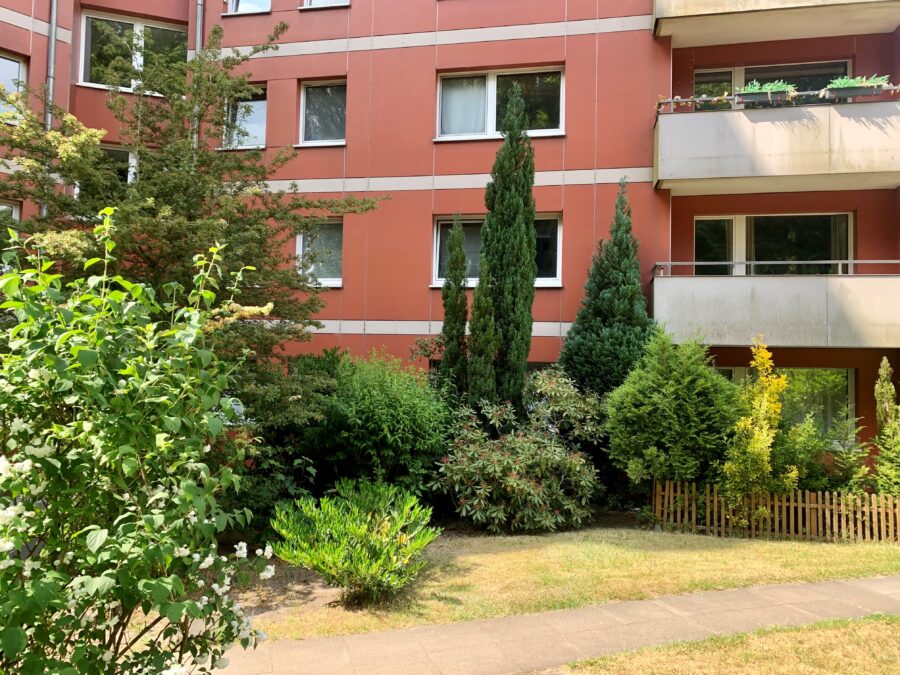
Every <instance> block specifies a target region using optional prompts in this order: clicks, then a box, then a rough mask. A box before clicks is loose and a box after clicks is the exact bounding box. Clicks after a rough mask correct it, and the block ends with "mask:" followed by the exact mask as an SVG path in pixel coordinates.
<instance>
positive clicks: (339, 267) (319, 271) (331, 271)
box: [304, 223, 344, 279]
mask: <svg viewBox="0 0 900 675" xmlns="http://www.w3.org/2000/svg"><path fill="white" fill-rule="evenodd" d="M307 243H308V245H307V246H306V248H305V249H304V253H308V254H312V256H313V257H314V262H313V263H312V264H311V265H310V266H309V270H310V272H311V273H312V274H314V275H315V276H316V278H318V279H340V278H341V277H342V275H343V258H344V225H343V223H322V224H320V225H317V226H316V231H315V233H314V234H313V235H312V236H310V237H309V238H308V242H307Z"/></svg>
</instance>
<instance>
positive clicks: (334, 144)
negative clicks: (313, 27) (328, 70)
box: [294, 8, 347, 148]
mask: <svg viewBox="0 0 900 675" xmlns="http://www.w3.org/2000/svg"><path fill="white" fill-rule="evenodd" d="M316 9H318V8H316ZM346 146H347V141H346V140H343V141H304V142H303V143H296V144H294V147H295V148H344V147H346Z"/></svg>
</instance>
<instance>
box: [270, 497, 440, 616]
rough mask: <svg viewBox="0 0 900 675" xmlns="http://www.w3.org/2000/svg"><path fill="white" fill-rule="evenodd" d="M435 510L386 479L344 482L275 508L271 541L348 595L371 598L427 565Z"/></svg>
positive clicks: (279, 551) (348, 597)
mask: <svg viewBox="0 0 900 675" xmlns="http://www.w3.org/2000/svg"><path fill="white" fill-rule="evenodd" d="M430 520H431V509H430V508H428V507H426V506H423V505H422V504H420V503H419V501H418V499H417V498H416V496H415V495H413V494H411V493H410V492H407V491H405V490H402V489H400V488H398V487H396V486H394V485H388V484H386V483H372V482H368V481H360V482H359V483H358V484H355V483H354V482H353V481H340V482H339V483H338V484H337V486H336V488H335V494H333V495H327V496H324V497H322V498H321V499H319V500H318V502H317V501H316V500H315V499H313V498H310V497H307V498H305V499H299V500H296V501H294V502H293V503H290V502H285V503H283V504H279V505H278V506H276V508H275V517H274V518H273V519H272V527H273V528H274V530H275V531H276V532H277V533H278V534H279V535H280V536H281V538H282V539H281V541H277V542H275V543H274V545H273V548H274V551H275V554H276V555H277V556H278V557H279V558H281V559H282V560H284V561H286V562H288V563H291V564H292V565H299V566H301V567H305V568H307V569H310V570H313V571H315V572H318V573H319V574H321V575H322V577H324V579H325V581H327V582H328V583H329V584H331V585H332V586H337V587H339V588H341V589H343V591H344V598H345V600H347V601H348V602H358V601H374V600H378V599H381V598H384V597H387V596H391V595H394V594H396V593H397V592H399V591H400V590H402V589H403V588H404V587H405V586H407V585H408V584H409V583H410V582H411V581H412V580H413V579H415V577H416V575H418V574H419V572H420V571H421V570H422V568H423V567H425V565H426V564H427V561H426V560H425V558H424V557H423V552H424V550H425V547H426V546H428V545H429V544H430V543H431V542H432V541H434V540H435V539H436V538H437V537H438V536H439V535H440V533H441V531H440V530H439V529H437V528H434V527H430V526H429V522H430Z"/></svg>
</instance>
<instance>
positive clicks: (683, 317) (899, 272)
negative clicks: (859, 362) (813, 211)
mask: <svg viewBox="0 0 900 675" xmlns="http://www.w3.org/2000/svg"><path fill="white" fill-rule="evenodd" d="M762 266H766V268H768V269H767V270H766V271H768V272H769V273H767V274H761V273H759V269H760V268H761V267H762ZM710 268H714V269H715V268H717V269H718V270H722V272H721V273H720V274H716V275H712V274H703V273H701V274H700V275H697V274H695V272H696V270H702V269H710ZM766 268H763V269H766ZM804 268H805V269H807V270H812V272H811V273H802V272H801V273H797V271H800V270H802V269H804ZM825 268H827V270H826V271H825V273H822V270H823V269H825ZM751 269H755V270H756V271H755V272H753V273H750V274H748V273H747V272H749V271H750V270H751ZM775 269H784V271H785V272H788V271H792V272H794V273H790V274H780V273H777V272H773V270H775ZM654 273H655V276H654V278H653V314H654V317H655V318H656V320H657V321H658V322H659V323H660V324H662V325H663V326H665V328H666V330H668V331H669V332H670V333H672V334H673V335H674V336H675V338H676V339H678V340H689V339H693V338H700V339H702V340H704V341H706V342H707V343H708V344H711V345H719V346H746V345H749V344H751V342H752V340H753V338H754V337H755V336H757V335H763V336H764V337H765V339H766V341H767V342H768V344H770V345H773V346H779V347H843V348H871V349H874V348H877V349H895V348H900V303H898V302H897V298H900V260H815V261H777V260H776V261H759V260H745V261H738V262H735V261H718V262H661V263H657V264H656V266H655V268H654Z"/></svg>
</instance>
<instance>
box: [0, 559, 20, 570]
mask: <svg viewBox="0 0 900 675" xmlns="http://www.w3.org/2000/svg"><path fill="white" fill-rule="evenodd" d="M15 564H16V561H15V560H14V559H13V558H7V559H6V560H0V570H5V569H6V568H7V567H12V566H13V565H15Z"/></svg>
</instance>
